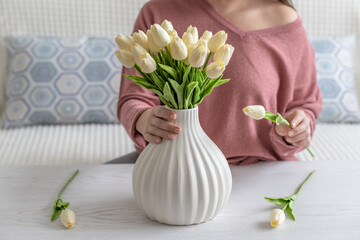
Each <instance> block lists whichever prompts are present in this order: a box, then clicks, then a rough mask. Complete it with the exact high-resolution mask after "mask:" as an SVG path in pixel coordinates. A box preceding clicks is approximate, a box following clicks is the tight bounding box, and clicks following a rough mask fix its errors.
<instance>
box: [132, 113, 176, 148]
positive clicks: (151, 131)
mask: <svg viewBox="0 0 360 240" xmlns="http://www.w3.org/2000/svg"><path fill="white" fill-rule="evenodd" d="M175 119H176V114H175V113H174V112H172V111H171V110H169V109H166V108H165V107H164V106H156V107H153V108H151V109H148V110H145V111H144V112H143V113H142V114H141V115H140V117H139V118H138V120H137V121H136V130H137V131H138V132H140V133H141V134H142V135H143V137H144V138H145V140H146V141H147V142H151V143H155V144H157V143H161V140H162V139H163V138H166V139H170V140H172V139H174V137H175V135H176V134H179V133H180V131H181V128H180V127H179V126H178V125H176V124H174V123H173V121H174V120H175Z"/></svg>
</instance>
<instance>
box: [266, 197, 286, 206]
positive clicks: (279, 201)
mask: <svg viewBox="0 0 360 240" xmlns="http://www.w3.org/2000/svg"><path fill="white" fill-rule="evenodd" d="M265 199H266V200H267V201H268V202H270V203H273V204H276V205H279V206H284V205H286V204H287V203H288V202H289V200H285V199H284V198H269V197H265Z"/></svg>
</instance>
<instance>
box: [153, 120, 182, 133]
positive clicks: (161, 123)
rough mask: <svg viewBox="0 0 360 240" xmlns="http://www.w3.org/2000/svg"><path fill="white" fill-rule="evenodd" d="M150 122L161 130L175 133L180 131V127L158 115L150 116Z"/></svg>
mask: <svg viewBox="0 0 360 240" xmlns="http://www.w3.org/2000/svg"><path fill="white" fill-rule="evenodd" d="M150 124H151V125H152V126H155V127H157V128H160V129H162V130H165V131H169V132H172V133H175V134H179V133H180V131H181V128H180V127H179V126H178V125H176V124H174V123H171V122H169V121H166V120H163V119H161V118H158V117H155V118H152V119H151V120H150Z"/></svg>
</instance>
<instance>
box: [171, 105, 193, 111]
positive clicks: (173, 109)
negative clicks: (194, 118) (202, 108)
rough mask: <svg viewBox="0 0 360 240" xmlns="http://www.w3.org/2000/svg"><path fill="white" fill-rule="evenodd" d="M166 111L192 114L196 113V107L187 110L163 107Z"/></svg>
mask: <svg viewBox="0 0 360 240" xmlns="http://www.w3.org/2000/svg"><path fill="white" fill-rule="evenodd" d="M165 108H166V109H169V110H172V111H179V112H193V111H196V110H197V109H198V106H197V105H195V107H193V108H189V109H175V108H169V107H168V106H166V105H165Z"/></svg>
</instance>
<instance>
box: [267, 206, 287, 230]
mask: <svg viewBox="0 0 360 240" xmlns="http://www.w3.org/2000/svg"><path fill="white" fill-rule="evenodd" d="M284 220H285V213H284V211H283V210H281V209H274V210H273V211H272V212H271V214H270V224H271V226H272V227H277V226H279V225H280V224H282V223H283V222H284Z"/></svg>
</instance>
